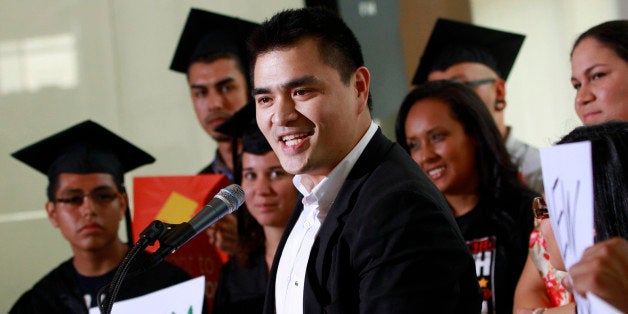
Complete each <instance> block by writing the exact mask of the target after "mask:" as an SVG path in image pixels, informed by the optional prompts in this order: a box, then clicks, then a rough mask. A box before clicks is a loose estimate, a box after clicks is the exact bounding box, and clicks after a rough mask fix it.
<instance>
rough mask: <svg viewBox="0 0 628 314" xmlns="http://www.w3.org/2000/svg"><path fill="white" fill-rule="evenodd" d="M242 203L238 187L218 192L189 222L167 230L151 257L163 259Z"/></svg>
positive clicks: (234, 186) (242, 192) (242, 193)
mask: <svg viewBox="0 0 628 314" xmlns="http://www.w3.org/2000/svg"><path fill="white" fill-rule="evenodd" d="M242 203H244V190H242V187H240V186H239V185H237V184H232V185H229V186H228V187H226V188H224V189H222V190H220V192H218V194H216V196H214V198H213V199H212V200H211V201H209V203H207V205H205V207H203V209H201V211H200V212H198V214H196V216H194V217H192V219H190V221H189V222H184V223H181V224H178V225H176V226H175V227H174V228H172V229H171V230H169V232H168V233H167V234H166V235H165V237H164V239H163V240H161V239H160V240H159V249H158V250H157V251H155V253H153V256H154V257H157V258H158V259H159V260H161V259H163V258H164V257H166V256H167V255H168V254H170V253H173V252H174V251H176V250H177V249H179V248H180V247H181V246H183V245H184V244H185V243H187V242H188V241H189V240H191V239H192V238H194V237H195V236H196V235H197V234H199V233H200V232H201V231H203V230H205V229H207V227H209V226H211V225H212V224H214V223H215V222H216V221H218V220H220V219H221V218H222V217H224V216H225V215H227V214H231V213H232V212H234V211H235V210H236V209H238V207H240V206H241V205H242Z"/></svg>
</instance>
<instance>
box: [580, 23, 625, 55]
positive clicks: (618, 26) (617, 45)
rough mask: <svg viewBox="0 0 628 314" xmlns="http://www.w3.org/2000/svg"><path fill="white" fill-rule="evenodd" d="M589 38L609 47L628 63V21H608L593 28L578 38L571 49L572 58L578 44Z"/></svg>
mask: <svg viewBox="0 0 628 314" xmlns="http://www.w3.org/2000/svg"><path fill="white" fill-rule="evenodd" d="M589 37H590V38H593V39H595V40H597V41H599V42H600V43H602V44H603V45H605V46H607V47H608V48H610V49H611V50H613V51H614V52H615V53H616V54H617V55H618V56H619V57H620V58H622V59H623V60H624V61H626V62H628V20H616V21H608V22H604V23H602V24H599V25H596V26H593V27H591V28H590V29H588V30H587V31H586V32H584V33H582V34H581V35H580V36H578V39H576V41H575V42H574V44H573V48H572V49H571V54H570V56H571V57H573V52H574V50H575V49H576V47H577V46H578V44H580V42H581V41H583V40H584V39H586V38H589Z"/></svg>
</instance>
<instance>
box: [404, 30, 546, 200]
mask: <svg viewBox="0 0 628 314" xmlns="http://www.w3.org/2000/svg"><path fill="white" fill-rule="evenodd" d="M524 38H525V36H523V35H520V34H514V33H508V32H503V31H498V30H494V29H490V28H485V27H479V26H475V25H471V24H466V23H461V22H457V21H452V20H447V19H442V18H441V19H438V21H437V22H436V25H435V26H434V29H433V31H432V34H431V36H430V39H429V41H428V43H427V46H426V47H425V51H424V52H423V56H421V60H420V62H419V67H418V69H417V71H416V73H415V75H414V79H413V80H412V83H413V84H415V85H418V84H421V83H423V82H425V81H428V80H429V81H435V80H453V81H458V82H461V83H463V84H465V85H467V86H468V87H469V88H471V89H472V90H473V91H475V92H476V93H477V94H478V96H480V98H481V99H482V100H483V101H484V103H485V104H486V106H487V108H488V109H489V112H490V113H491V115H492V116H493V120H495V124H496V125H497V129H498V130H499V132H500V133H501V135H502V137H503V138H504V141H505V144H506V149H507V150H508V153H509V154H510V158H511V160H512V162H513V163H514V164H515V165H516V166H517V168H518V169H519V174H520V176H521V177H522V180H523V182H524V183H525V184H526V185H527V186H528V187H529V188H531V189H532V190H534V191H536V192H538V193H543V177H542V174H541V159H540V155H539V150H538V149H537V148H536V147H532V146H530V145H529V144H527V143H524V142H522V141H520V140H518V139H516V138H514V136H513V135H512V134H510V133H511V131H512V129H511V127H509V126H507V125H506V124H505V122H504V109H505V108H506V79H507V78H508V74H510V70H511V69H512V66H513V64H514V62H515V59H516V57H517V54H518V53H519V49H520V48H521V45H522V44H523V40H524Z"/></svg>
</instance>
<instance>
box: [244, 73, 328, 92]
mask: <svg viewBox="0 0 628 314" xmlns="http://www.w3.org/2000/svg"><path fill="white" fill-rule="evenodd" d="M318 82H319V80H318V79H317V78H316V77H315V76H314V75H306V76H302V77H297V78H295V79H292V80H290V81H288V82H285V83H283V84H281V86H280V88H281V89H282V90H290V89H293V88H295V87H299V86H302V85H311V84H315V83H318ZM252 93H253V96H255V95H260V94H268V93H270V88H266V87H257V88H253V92H252Z"/></svg>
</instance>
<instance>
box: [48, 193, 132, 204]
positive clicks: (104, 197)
mask: <svg viewBox="0 0 628 314" xmlns="http://www.w3.org/2000/svg"><path fill="white" fill-rule="evenodd" d="M118 196H120V192H112V191H92V192H90V193H89V194H85V195H77V196H72V197H68V198H55V199H54V200H53V201H54V202H55V203H61V204H63V205H67V206H71V207H79V206H81V205H83V202H84V201H85V198H86V197H89V198H91V199H92V202H94V203H95V204H97V205H101V206H103V205H108V204H110V203H111V202H113V201H114V200H115V199H116V198H118Z"/></svg>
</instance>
